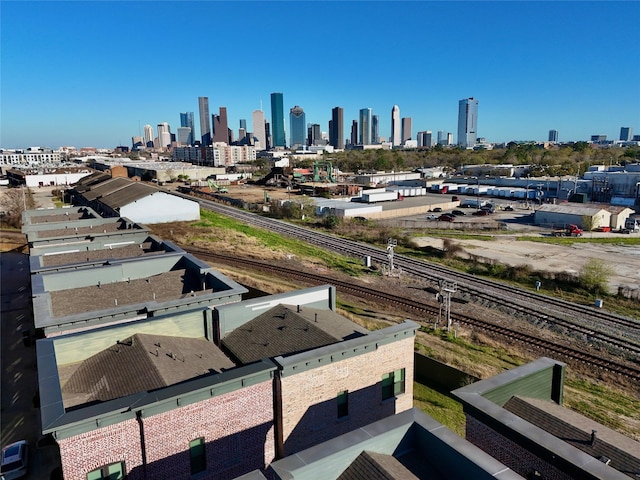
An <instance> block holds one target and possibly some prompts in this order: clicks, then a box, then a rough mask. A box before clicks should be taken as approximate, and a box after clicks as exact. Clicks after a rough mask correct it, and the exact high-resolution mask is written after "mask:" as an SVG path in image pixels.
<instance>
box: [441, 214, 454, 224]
mask: <svg viewBox="0 0 640 480" xmlns="http://www.w3.org/2000/svg"><path fill="white" fill-rule="evenodd" d="M455 219H456V217H454V216H453V215H450V214H448V213H445V214H443V215H440V216H439V217H438V220H440V221H441V222H453V221H454V220H455Z"/></svg>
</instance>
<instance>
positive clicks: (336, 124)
mask: <svg viewBox="0 0 640 480" xmlns="http://www.w3.org/2000/svg"><path fill="white" fill-rule="evenodd" d="M329 144H330V145H332V146H333V147H334V148H340V149H342V148H344V110H343V109H342V107H334V108H332V109H331V121H330V122H329Z"/></svg>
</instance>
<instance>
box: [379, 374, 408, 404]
mask: <svg viewBox="0 0 640 480" xmlns="http://www.w3.org/2000/svg"><path fill="white" fill-rule="evenodd" d="M401 393H404V368H401V369H400V370H395V371H393V372H390V373H385V374H384V375H383V376H382V400H387V399H388V398H393V397H395V396H396V395H400V394H401Z"/></svg>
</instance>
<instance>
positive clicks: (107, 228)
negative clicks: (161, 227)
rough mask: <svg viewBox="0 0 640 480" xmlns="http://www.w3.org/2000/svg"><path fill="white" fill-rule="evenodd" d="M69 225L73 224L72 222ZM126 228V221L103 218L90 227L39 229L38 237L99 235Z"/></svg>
mask: <svg viewBox="0 0 640 480" xmlns="http://www.w3.org/2000/svg"><path fill="white" fill-rule="evenodd" d="M69 225H72V224H71V223H70V224H69ZM125 228H126V222H124V221H123V220H120V221H117V222H107V223H104V221H103V220H102V219H99V220H97V223H96V225H95V226H94V225H89V226H88V227H74V226H69V227H67V228H56V229H52V230H38V238H41V239H42V238H54V237H83V236H86V235H97V234H100V233H110V232H117V231H118V230H123V229H125Z"/></svg>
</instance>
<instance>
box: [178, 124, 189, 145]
mask: <svg viewBox="0 0 640 480" xmlns="http://www.w3.org/2000/svg"><path fill="white" fill-rule="evenodd" d="M191 138H192V132H191V127H178V145H179V146H181V147H185V146H189V145H191Z"/></svg>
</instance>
